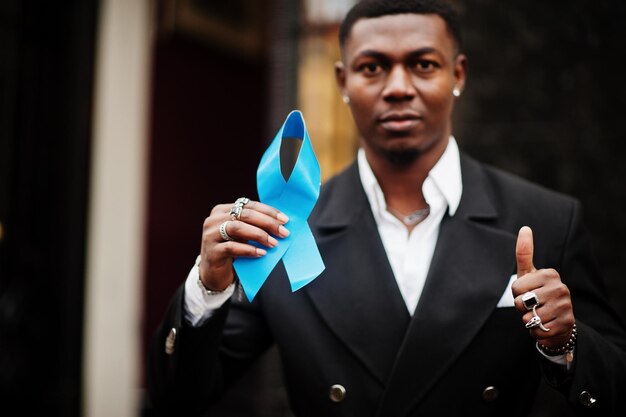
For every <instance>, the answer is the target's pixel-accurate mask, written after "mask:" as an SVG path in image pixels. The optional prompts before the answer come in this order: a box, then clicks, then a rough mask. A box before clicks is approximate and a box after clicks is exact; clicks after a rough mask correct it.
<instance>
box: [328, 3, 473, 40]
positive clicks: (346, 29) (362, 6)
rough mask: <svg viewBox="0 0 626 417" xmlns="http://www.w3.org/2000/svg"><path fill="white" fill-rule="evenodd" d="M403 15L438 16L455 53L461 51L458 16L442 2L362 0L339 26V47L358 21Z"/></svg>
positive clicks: (450, 7) (448, 4)
mask: <svg viewBox="0 0 626 417" xmlns="http://www.w3.org/2000/svg"><path fill="white" fill-rule="evenodd" d="M404 13H410V14H436V15H438V16H440V17H441V18H442V19H443V20H444V21H445V22H446V25H447V27H448V32H450V34H451V35H452V38H453V39H454V41H455V43H456V47H457V51H458V50H460V49H461V28H460V24H459V18H458V15H457V13H456V11H455V10H454V8H453V7H452V6H451V5H450V3H448V2H446V1H444V0H362V1H360V2H358V3H357V4H355V5H354V6H353V7H352V9H350V11H349V12H348V14H346V17H345V18H344V19H343V21H342V22H341V26H339V47H340V48H341V50H342V51H343V49H344V47H345V44H346V41H347V39H348V38H349V37H350V31H351V30H352V27H353V26H354V24H355V23H356V22H357V21H358V20H360V19H370V18H374V17H381V16H387V15H394V14H404Z"/></svg>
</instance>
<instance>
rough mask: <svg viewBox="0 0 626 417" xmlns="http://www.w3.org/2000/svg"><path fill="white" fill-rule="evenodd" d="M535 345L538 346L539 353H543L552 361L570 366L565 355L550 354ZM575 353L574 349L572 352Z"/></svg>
mask: <svg viewBox="0 0 626 417" xmlns="http://www.w3.org/2000/svg"><path fill="white" fill-rule="evenodd" d="M535 347H536V348H537V350H538V351H539V353H541V354H542V355H543V357H544V358H546V359H547V360H549V361H550V362H552V363H556V364H557V365H563V366H564V367H568V363H567V359H566V358H565V355H556V356H549V355H546V354H545V353H544V352H543V351H542V350H541V349H539V346H535ZM573 353H574V351H573V350H572V354H573ZM568 368H569V367H568ZM568 370H569V369H568Z"/></svg>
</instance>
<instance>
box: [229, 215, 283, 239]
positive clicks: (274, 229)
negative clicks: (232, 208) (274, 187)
mask: <svg viewBox="0 0 626 417" xmlns="http://www.w3.org/2000/svg"><path fill="white" fill-rule="evenodd" d="M239 220H241V221H242V222H245V223H248V224H251V225H253V226H256V227H257V228H259V229H263V230H264V231H266V232H268V233H271V234H273V235H274V236H278V237H287V236H289V230H288V229H287V228H286V227H285V226H283V224H284V223H283V222H281V221H280V220H278V219H276V218H275V217H271V216H269V215H267V214H265V213H262V212H259V211H255V210H244V211H243V212H242V213H241V216H240V217H239Z"/></svg>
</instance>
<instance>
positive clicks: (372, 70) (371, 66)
mask: <svg viewBox="0 0 626 417" xmlns="http://www.w3.org/2000/svg"><path fill="white" fill-rule="evenodd" d="M359 71H360V72H362V73H363V74H365V75H368V76H372V75H376V74H378V73H379V72H381V71H382V66H381V65H380V64H379V63H377V62H367V63H365V64H362V65H360V66H359Z"/></svg>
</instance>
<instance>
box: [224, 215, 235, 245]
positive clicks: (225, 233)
mask: <svg viewBox="0 0 626 417" xmlns="http://www.w3.org/2000/svg"><path fill="white" fill-rule="evenodd" d="M228 222H230V220H226V221H225V222H224V223H222V224H220V236H221V237H222V239H224V241H229V240H235V239H233V238H232V237H231V236H230V235H229V234H228V232H227V231H226V226H228Z"/></svg>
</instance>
